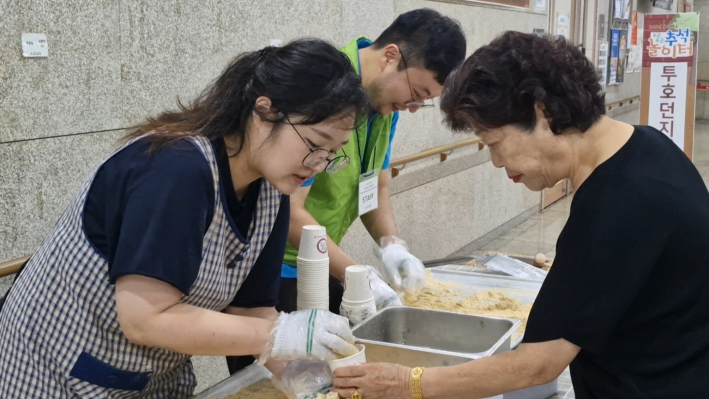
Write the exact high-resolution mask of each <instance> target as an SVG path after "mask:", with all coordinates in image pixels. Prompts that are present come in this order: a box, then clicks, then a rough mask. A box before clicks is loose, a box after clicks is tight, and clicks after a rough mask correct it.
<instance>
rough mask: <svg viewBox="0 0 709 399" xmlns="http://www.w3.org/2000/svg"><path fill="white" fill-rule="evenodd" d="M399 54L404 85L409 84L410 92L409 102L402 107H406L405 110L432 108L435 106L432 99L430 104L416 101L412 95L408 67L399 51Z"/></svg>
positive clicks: (412, 90)
mask: <svg viewBox="0 0 709 399" xmlns="http://www.w3.org/2000/svg"><path fill="white" fill-rule="evenodd" d="M399 54H401V60H402V61H403V62H404V72H406V83H408V84H409V91H410V92H411V101H409V102H407V103H405V104H404V105H405V106H406V108H416V109H418V108H431V107H434V106H435V104H434V102H433V99H431V102H430V103H427V102H425V101H420V100H417V99H416V96H415V95H414V89H413V88H412V87H411V80H410V79H409V65H408V64H407V63H406V58H404V53H403V52H402V51H401V50H399Z"/></svg>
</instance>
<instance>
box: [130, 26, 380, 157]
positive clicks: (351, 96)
mask: <svg viewBox="0 0 709 399" xmlns="http://www.w3.org/2000/svg"><path fill="white" fill-rule="evenodd" d="M260 96H265V97H268V98H270V99H271V103H272V105H273V108H275V111H278V114H277V115H278V117H277V118H275V119H274V118H273V116H271V117H270V118H269V117H268V115H265V114H263V113H260V112H259V111H258V109H257V112H258V115H259V116H260V117H261V118H264V119H268V120H269V121H270V122H273V123H275V126H274V130H276V129H277V128H278V126H280V124H281V123H284V122H285V118H286V116H288V115H290V114H297V115H300V116H302V117H303V119H302V120H301V121H299V124H316V123H320V122H322V121H324V120H327V119H329V118H331V117H337V116H343V117H344V116H346V115H348V116H354V117H355V123H356V124H358V123H359V122H360V120H362V118H364V117H365V116H366V114H367V112H368V110H369V97H368V95H367V92H366V91H365V90H364V88H363V87H362V82H361V79H360V77H359V76H358V75H357V73H356V72H355V70H354V69H353V68H352V64H351V63H350V60H349V59H348V58H347V56H345V55H344V54H342V53H341V52H340V51H338V50H337V49H336V48H335V47H333V46H332V45H331V44H329V43H327V42H324V41H322V40H317V39H303V40H296V41H293V42H291V43H289V44H287V45H286V46H284V47H266V48H264V49H262V50H259V51H255V52H251V53H244V54H241V55H239V56H237V57H236V58H235V59H234V60H233V61H232V62H231V63H230V64H229V66H228V67H227V68H226V70H225V71H224V72H223V73H222V74H221V76H219V78H217V79H216V80H215V81H214V82H213V83H212V84H211V85H210V86H209V87H207V88H206V89H205V90H204V91H203V92H202V94H201V95H200V96H199V97H197V99H195V100H194V101H193V102H192V103H190V104H188V105H184V104H183V103H182V102H180V101H179V100H178V104H179V109H178V110H176V111H167V112H163V113H162V114H160V115H159V116H157V117H154V118H148V120H147V121H146V122H145V123H143V124H141V125H139V126H137V127H135V128H134V130H133V131H131V132H130V133H129V134H128V135H127V136H126V139H132V138H135V137H139V136H142V135H144V134H146V133H149V132H153V134H151V135H150V136H149V140H151V141H152V142H153V144H154V146H153V147H155V146H159V145H162V144H164V143H167V142H169V141H171V140H174V139H177V138H181V137H186V136H197V135H201V136H204V137H206V138H208V139H210V140H214V139H217V138H220V137H228V136H232V137H237V138H239V140H238V142H239V145H238V148H236V149H235V150H236V152H235V153H233V154H232V155H236V154H238V153H239V152H240V151H241V149H242V148H243V146H244V143H245V141H246V124H247V122H248V120H249V117H250V116H251V115H252V112H253V111H254V103H255V101H256V99H257V98H258V97H260ZM355 126H357V125H355Z"/></svg>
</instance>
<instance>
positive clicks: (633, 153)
mask: <svg viewBox="0 0 709 399" xmlns="http://www.w3.org/2000/svg"><path fill="white" fill-rule="evenodd" d="M441 108H442V110H443V112H444V113H445V115H446V120H447V123H448V124H449V126H450V127H451V128H452V129H453V130H456V131H473V132H475V134H477V135H478V136H480V137H481V138H482V140H483V142H484V143H485V144H486V145H487V146H488V147H489V149H490V155H491V158H492V163H493V165H494V166H495V167H497V168H504V169H505V172H506V173H507V176H509V178H510V179H511V180H512V181H514V182H515V183H522V184H524V185H525V186H527V188H529V189H530V190H535V191H539V190H542V189H544V188H547V187H552V186H554V184H556V183H557V182H559V181H560V180H563V179H567V178H568V179H570V181H571V184H572V186H573V188H574V192H575V196H574V199H573V202H572V205H571V213H570V216H569V220H568V222H567V223H566V226H565V227H564V229H563V231H562V233H561V235H560V236H559V240H558V242H557V249H556V254H557V255H556V259H555V261H554V267H553V268H552V270H551V272H550V273H549V275H548V277H547V278H546V281H545V282H544V285H543V286H542V289H541V290H540V292H539V296H538V297H537V300H536V301H535V303H534V307H533V309H532V311H531V314H530V316H529V322H528V325H527V331H526V333H525V336H524V341H523V343H522V344H521V345H520V346H519V348H518V349H516V350H513V351H508V352H505V353H502V354H499V355H495V356H491V357H488V358H484V359H479V360H475V361H472V362H469V363H465V364H461V365H457V366H451V367H435V368H429V369H425V370H424V369H422V368H418V367H417V368H414V369H410V368H408V367H403V366H399V365H391V364H377V363H373V364H366V365H362V366H356V367H349V368H342V369H338V370H337V371H336V372H335V378H334V381H333V383H334V385H335V387H336V388H335V389H336V391H337V392H338V393H339V394H340V395H341V396H345V397H355V398H357V397H363V398H365V399H377V398H412V397H413V398H415V399H420V398H422V397H423V398H425V399H433V398H463V397H465V398H485V397H491V396H495V395H499V394H501V393H504V392H509V391H512V390H517V389H520V388H525V387H530V386H533V385H539V384H544V383H547V382H550V381H553V380H554V379H555V378H557V377H558V376H559V375H560V374H561V372H562V371H563V370H564V369H565V368H566V367H567V366H570V368H571V378H572V381H573V384H574V389H575V391H576V397H577V398H640V397H642V398H700V397H701V398H705V397H707V392H709V379H707V378H706V376H707V374H708V373H709V289H707V286H709V251H707V245H709V192H707V188H706V186H705V184H704V183H703V181H702V179H701V177H700V175H699V173H698V172H697V169H696V168H695V167H694V166H693V165H692V163H691V162H690V160H689V159H687V157H686V156H685V155H684V154H683V153H682V151H681V150H680V149H679V148H678V147H677V146H676V145H675V144H674V143H673V142H672V141H671V140H670V139H669V138H668V137H666V136H665V135H663V134H662V133H660V132H659V131H658V130H656V129H654V128H652V127H649V126H631V125H628V124H625V123H622V122H618V121H615V120H613V119H610V118H608V117H606V116H604V94H603V93H602V91H601V86H600V85H599V82H598V75H597V74H596V71H595V68H594V66H593V65H592V64H591V62H590V61H589V60H588V59H587V58H586V57H585V56H584V55H583V54H582V53H581V52H579V51H578V50H577V49H576V48H575V47H574V46H573V45H572V44H570V43H568V42H566V41H565V40H563V39H551V38H547V37H539V36H536V35H532V34H523V33H519V32H507V33H505V34H503V35H502V36H500V37H499V38H497V39H495V40H494V41H493V42H492V43H490V44H489V45H487V46H484V47H482V48H480V49H478V50H477V51H476V52H475V53H474V54H473V55H472V56H471V57H470V58H469V59H467V60H466V61H465V62H464V63H463V64H462V65H461V66H460V67H459V68H458V69H457V70H456V71H455V72H454V73H453V74H452V75H451V76H450V77H449V78H448V80H447V81H446V85H445V89H444V93H443V98H442V101H441Z"/></svg>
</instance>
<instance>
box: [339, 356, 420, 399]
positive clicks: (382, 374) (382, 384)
mask: <svg viewBox="0 0 709 399" xmlns="http://www.w3.org/2000/svg"><path fill="white" fill-rule="evenodd" d="M410 381H411V368H409V367H404V366H400V365H398V364H389V363H368V364H362V365H359V366H351V367H342V368H339V369H337V370H335V371H334V372H333V377H332V391H333V392H337V394H338V395H340V397H343V398H351V397H352V394H353V393H355V389H356V390H357V392H358V393H359V394H360V395H362V399H409V398H411V388H410Z"/></svg>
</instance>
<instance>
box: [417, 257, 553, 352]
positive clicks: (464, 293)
mask: <svg viewBox="0 0 709 399" xmlns="http://www.w3.org/2000/svg"><path fill="white" fill-rule="evenodd" d="M428 270H429V271H430V272H431V276H432V277H433V278H434V279H436V280H438V281H445V282H452V283H456V284H457V286H456V288H457V289H458V291H459V295H458V296H459V297H460V298H461V299H462V298H465V297H469V296H473V295H475V294H478V293H480V292H483V291H490V290H493V291H496V292H501V293H503V294H505V295H507V296H509V297H511V298H515V299H517V300H518V301H519V302H520V304H522V305H527V304H531V303H532V302H534V300H535V299H536V298H537V295H538V294H539V290H540V289H541V287H542V282H540V281H536V280H528V279H521V278H516V277H510V276H504V275H498V274H491V273H480V272H479V269H478V268H475V267H472V266H465V265H440V266H435V267H430V268H428ZM483 316H484V314H483ZM523 336H524V334H515V336H514V337H513V338H512V349H514V348H516V347H517V346H518V345H519V344H520V342H522V338H523Z"/></svg>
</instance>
